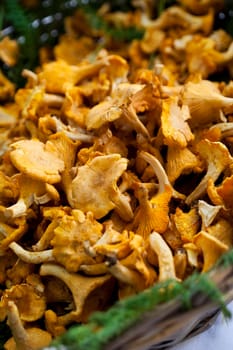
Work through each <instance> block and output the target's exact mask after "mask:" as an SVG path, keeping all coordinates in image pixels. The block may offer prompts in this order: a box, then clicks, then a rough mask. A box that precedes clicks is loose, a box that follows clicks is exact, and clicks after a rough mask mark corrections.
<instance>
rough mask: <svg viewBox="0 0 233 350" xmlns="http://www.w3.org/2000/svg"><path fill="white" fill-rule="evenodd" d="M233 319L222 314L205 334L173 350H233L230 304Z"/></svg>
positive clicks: (231, 305)
mask: <svg viewBox="0 0 233 350" xmlns="http://www.w3.org/2000/svg"><path fill="white" fill-rule="evenodd" d="M228 309H229V310H230V311H231V313H232V318H231V319H227V320H226V319H225V318H224V316H223V315H222V314H220V315H219V316H218V317H217V319H216V321H215V323H214V324H213V325H212V326H211V327H210V328H208V329H207V330H206V331H205V332H203V333H200V334H198V335H196V336H195V337H193V338H191V339H189V340H186V341H184V342H182V343H180V344H179V345H176V346H174V347H172V348H171V350H233V302H231V303H230V304H228Z"/></svg>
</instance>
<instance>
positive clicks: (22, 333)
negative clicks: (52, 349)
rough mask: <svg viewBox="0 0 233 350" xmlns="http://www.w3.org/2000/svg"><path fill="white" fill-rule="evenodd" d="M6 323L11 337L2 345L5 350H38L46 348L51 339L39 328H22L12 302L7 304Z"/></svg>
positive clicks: (49, 335) (48, 334) (15, 307)
mask: <svg viewBox="0 0 233 350" xmlns="http://www.w3.org/2000/svg"><path fill="white" fill-rule="evenodd" d="M7 309H8V311H7V314H8V317H7V323H8V325H9V327H10V329H11V332H12V335H13V337H12V338H10V339H8V341H7V342H6V343H5V344H4V349H6V350H39V349H41V348H44V347H46V346H48V345H49V344H50V343H51V341H52V337H51V334H50V333H48V332H47V331H44V330H42V329H40V328H36V327H30V328H24V325H23V322H22V321H21V319H20V316H19V312H18V309H17V306H16V305H15V303H14V302H13V301H9V302H8V306H7Z"/></svg>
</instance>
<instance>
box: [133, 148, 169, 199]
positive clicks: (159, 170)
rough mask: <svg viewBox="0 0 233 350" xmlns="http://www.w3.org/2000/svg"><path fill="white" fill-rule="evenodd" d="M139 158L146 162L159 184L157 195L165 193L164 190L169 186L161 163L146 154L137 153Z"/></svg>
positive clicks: (142, 152)
mask: <svg viewBox="0 0 233 350" xmlns="http://www.w3.org/2000/svg"><path fill="white" fill-rule="evenodd" d="M139 157H141V158H142V159H144V160H145V161H147V162H148V163H149V164H150V165H151V166H152V168H153V170H154V172H155V175H156V176H157V179H158V182H159V188H158V193H163V192H164V191H165V188H166V187H167V186H169V187H170V186H171V185H170V182H169V180H168V177H167V174H166V172H165V170H164V168H163V167H162V165H161V163H160V162H159V160H158V159H156V158H155V157H154V156H152V155H151V154H149V153H148V152H144V151H141V152H140V153H139Z"/></svg>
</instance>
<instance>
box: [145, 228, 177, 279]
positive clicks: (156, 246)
mask: <svg viewBox="0 0 233 350" xmlns="http://www.w3.org/2000/svg"><path fill="white" fill-rule="evenodd" d="M149 242H150V246H151V248H152V249H153V251H154V252H155V253H156V254H157V256H158V262H159V278H158V280H159V281H160V282H161V281H166V280H167V279H177V277H176V272H175V265H174V259H173V255H172V251H171V249H170V248H169V246H168V245H167V243H166V242H165V240H164V239H163V237H162V236H161V235H160V234H159V233H157V232H155V231H154V232H152V233H151V235H150V237H149Z"/></svg>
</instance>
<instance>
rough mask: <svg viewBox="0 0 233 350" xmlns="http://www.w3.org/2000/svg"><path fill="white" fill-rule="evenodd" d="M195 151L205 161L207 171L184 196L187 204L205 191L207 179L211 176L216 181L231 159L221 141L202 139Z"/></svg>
mask: <svg viewBox="0 0 233 350" xmlns="http://www.w3.org/2000/svg"><path fill="white" fill-rule="evenodd" d="M197 151H198V153H199V155H200V157H202V158H203V159H204V160H205V161H206V163H207V165H206V168H207V172H206V174H205V176H204V177H203V178H202V180H201V182H200V183H199V185H198V186H197V187H196V188H195V189H194V191H193V192H192V193H190V194H189V196H188V197H187V198H186V203H187V204H191V203H192V202H193V201H194V200H196V199H198V198H200V197H201V196H202V195H203V194H204V193H205V191H206V188H207V183H208V180H209V179H210V178H212V179H213V181H216V180H217V179H218V177H219V175H220V174H221V173H222V171H224V170H225V169H226V167H227V166H229V165H230V164H231V163H232V161H233V158H232V157H231V155H230V152H229V151H228V149H227V147H226V146H225V145H224V144H223V143H221V142H211V141H209V140H207V139H205V140H202V141H200V142H199V143H198V144H197Z"/></svg>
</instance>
